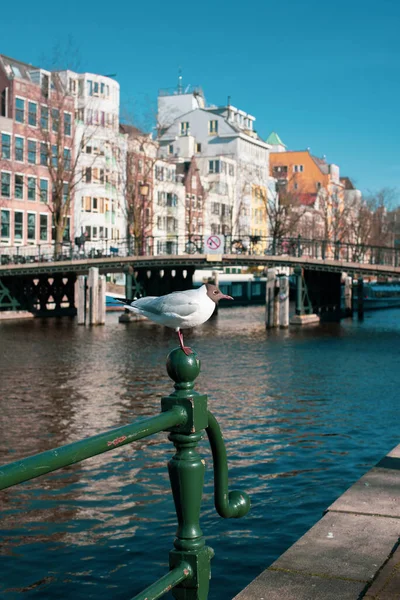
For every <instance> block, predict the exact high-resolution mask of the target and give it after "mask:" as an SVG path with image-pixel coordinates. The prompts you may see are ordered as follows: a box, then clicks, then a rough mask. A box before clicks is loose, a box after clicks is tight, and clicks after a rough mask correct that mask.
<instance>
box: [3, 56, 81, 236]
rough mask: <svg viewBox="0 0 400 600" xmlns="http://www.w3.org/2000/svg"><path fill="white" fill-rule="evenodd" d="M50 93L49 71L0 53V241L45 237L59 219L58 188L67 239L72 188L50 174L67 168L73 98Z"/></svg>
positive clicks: (70, 150)
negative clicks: (59, 101) (57, 211)
mask: <svg viewBox="0 0 400 600" xmlns="http://www.w3.org/2000/svg"><path fill="white" fill-rule="evenodd" d="M55 96H56V90H55V87H54V85H53V84H52V75H51V73H50V72H49V71H46V70H44V69H41V68H38V67H34V66H32V65H29V64H26V63H22V62H20V61H17V60H14V59H12V58H9V57H6V56H4V55H0V99H1V100H0V136H1V137H0V177H1V187H0V243H1V245H12V246H18V245H30V244H31V245H32V246H35V245H38V244H47V243H50V242H51V241H52V238H54V237H55V228H54V226H53V224H54V219H55V220H56V222H57V219H60V215H57V214H56V211H55V203H54V198H55V196H54V195H55V194H57V193H59V194H60V197H61V195H62V198H63V203H64V204H65V206H66V210H65V211H64V212H63V210H62V212H63V214H64V217H65V218H64V217H62V218H63V219H64V221H65V222H63V234H64V239H65V240H69V239H70V232H71V230H72V225H73V224H72V211H71V207H72V203H73V198H72V197H71V194H72V192H71V189H70V186H69V181H63V180H60V181H57V180H56V179H55V177H56V173H57V172H59V173H63V174H64V175H65V177H64V178H65V179H67V177H66V174H67V173H70V172H71V165H72V164H73V160H74V157H73V134H74V104H73V99H72V98H70V97H69V96H68V95H65V96H64V97H63V99H62V103H60V104H57V103H56V102H55ZM50 162H51V166H50V168H49V163H50ZM59 167H62V168H59ZM58 188H59V189H58Z"/></svg>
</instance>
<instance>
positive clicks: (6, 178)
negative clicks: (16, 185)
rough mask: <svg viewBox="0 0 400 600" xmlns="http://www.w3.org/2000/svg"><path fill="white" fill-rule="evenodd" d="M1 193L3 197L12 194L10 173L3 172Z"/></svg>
mask: <svg viewBox="0 0 400 600" xmlns="http://www.w3.org/2000/svg"><path fill="white" fill-rule="evenodd" d="M1 195H2V196H3V198H10V196H11V175H10V173H2V174H1Z"/></svg>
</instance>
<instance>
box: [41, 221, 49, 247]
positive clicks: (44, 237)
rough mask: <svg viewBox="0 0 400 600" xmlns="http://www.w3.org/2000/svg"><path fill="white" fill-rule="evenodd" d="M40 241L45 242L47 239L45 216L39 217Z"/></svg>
mask: <svg viewBox="0 0 400 600" xmlns="http://www.w3.org/2000/svg"><path fill="white" fill-rule="evenodd" d="M39 235H40V240H41V241H42V242H46V241H47V239H48V235H49V234H48V218H47V215H40V233H39Z"/></svg>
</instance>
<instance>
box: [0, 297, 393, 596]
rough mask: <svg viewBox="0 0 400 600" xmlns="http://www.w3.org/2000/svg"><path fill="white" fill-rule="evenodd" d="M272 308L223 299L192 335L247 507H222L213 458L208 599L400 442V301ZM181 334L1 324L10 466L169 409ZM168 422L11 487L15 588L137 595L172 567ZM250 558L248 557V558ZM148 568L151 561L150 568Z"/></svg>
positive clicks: (2, 453) (8, 571) (6, 510)
mask: <svg viewBox="0 0 400 600" xmlns="http://www.w3.org/2000/svg"><path fill="white" fill-rule="evenodd" d="M263 316H264V315H263V309H262V307H250V308H236V309H235V308H232V309H226V310H221V311H220V313H219V315H218V317H217V318H216V319H215V320H213V321H210V322H208V323H206V324H205V325H203V326H202V327H200V328H198V329H196V330H194V331H193V332H189V333H188V334H187V342H188V344H190V345H191V346H193V347H194V348H196V351H197V352H198V353H199V355H200V357H201V359H202V373H201V375H200V377H199V378H198V380H197V390H198V391H201V392H205V393H208V395H209V400H210V408H211V410H212V411H213V412H214V414H215V415H216V416H217V418H218V420H219V422H220V425H221V427H222V429H223V431H224V436H225V440H226V443H227V445H228V455H229V466H230V473H231V487H235V488H240V487H241V488H242V489H245V490H246V491H248V492H249V493H250V494H251V498H252V510H251V513H250V515H249V516H248V517H246V518H244V519H240V520H224V519H221V518H220V517H219V516H217V514H216V512H215V509H214V506H213V496H212V462H211V455H210V451H209V448H208V446H207V443H206V441H203V442H202V443H201V445H200V451H201V454H202V455H203V456H204V457H205V459H206V463H207V467H208V469H207V476H206V486H205V494H204V503H203V511H202V529H203V532H204V534H205V536H206V538H207V542H208V543H209V544H210V545H211V546H212V547H213V548H214V550H215V551H216V556H215V558H214V559H213V563H212V568H213V578H212V583H211V592H210V600H217V599H218V600H225V599H226V600H229V599H230V598H232V597H233V596H234V595H235V593H237V592H238V591H239V590H240V589H242V588H243V587H244V586H245V585H246V584H247V583H248V582H249V581H250V580H251V579H252V578H253V577H255V576H256V575H257V574H258V573H259V572H260V571H261V570H262V569H263V568H265V567H266V566H268V564H270V563H271V562H272V561H273V560H275V559H276V558H277V556H279V555H280V554H281V553H282V552H283V551H284V550H285V549H286V548H287V547H288V546H289V545H291V544H292V543H294V542H295V541H296V539H297V538H298V537H299V536H300V535H302V534H303V533H304V532H305V531H306V530H307V529H308V528H309V527H310V526H311V525H312V524H313V523H314V522H315V521H316V520H317V519H319V518H320V516H321V514H322V511H323V510H324V509H325V508H326V507H327V506H328V505H329V504H330V503H331V502H332V501H333V500H334V499H335V498H336V497H337V496H338V495H340V494H341V493H342V492H343V491H344V490H345V489H346V488H347V487H348V486H349V485H350V484H351V483H352V482H354V481H355V480H356V479H357V478H359V477H360V476H361V474H362V473H363V472H365V471H366V470H367V469H368V468H370V467H371V466H372V465H373V464H374V463H375V462H376V461H377V460H378V459H379V458H381V457H382V456H383V455H384V454H385V453H386V452H387V451H388V450H390V449H391V448H392V447H393V446H394V445H395V444H397V443H398V437H397V436H398V430H397V422H398V411H399V406H398V393H397V391H398V386H399V375H398V356H399V349H400V325H399V319H398V317H399V311H396V310H393V311H384V312H379V313H369V314H367V317H366V319H365V321H364V323H361V324H359V323H357V321H354V322H352V321H348V322H346V323H342V324H340V325H339V324H326V325H322V326H320V327H317V328H314V327H313V328H310V329H303V330H290V331H269V332H267V331H265V328H264V325H263ZM175 345H176V340H175V335H174V333H173V332H172V331H171V330H167V329H163V328H161V327H158V326H156V325H152V324H149V323H145V322H141V323H135V324H134V323H132V324H129V325H127V326H126V325H120V324H118V322H117V315H115V314H113V315H110V316H108V317H107V324H106V326H105V327H101V328H92V329H88V328H84V327H78V326H77V325H76V323H75V321H70V320H67V319H63V320H50V319H49V320H43V321H41V320H33V321H30V322H26V321H24V322H14V323H11V322H7V323H2V324H1V325H0V356H1V360H0V390H1V415H2V416H1V439H2V444H1V448H0V461H1V463H4V462H9V461H12V460H16V459H17V458H20V457H23V456H26V455H28V454H33V453H35V452H42V451H43V450H47V449H49V448H52V447H54V446H58V445H61V444H66V443H69V442H72V441H75V440H79V439H81V438H83V437H85V436H89V435H94V434H96V433H99V432H101V431H103V430H105V429H108V428H111V427H117V426H119V425H123V424H126V423H128V422H130V421H132V420H134V419H136V418H138V417H139V416H147V415H152V414H155V413H157V412H158V411H159V406H160V397H161V396H162V395H165V394H168V393H169V392H170V391H171V390H172V383H171V382H170V381H169V379H168V377H167V375H166V372H165V358H166V354H167V352H168V351H169V350H170V349H171V348H172V347H174V346H175ZM171 455H172V444H170V442H168V440H167V436H166V435H165V434H160V435H158V436H154V437H152V438H149V439H145V440H141V441H139V442H136V443H135V444H133V445H131V446H125V447H123V448H120V449H117V450H115V451H113V452H108V453H106V454H103V455H101V456H98V457H95V458H93V459H90V460H87V461H85V462H83V463H81V464H80V465H73V466H71V467H68V468H66V469H64V470H63V471H61V472H58V473H56V474H53V475H50V476H45V477H43V478H40V479H37V480H34V481H32V482H30V483H29V484H23V485H20V486H17V487H15V488H11V489H9V490H6V491H4V492H0V511H1V517H2V532H1V540H2V544H1V551H0V552H1V559H2V566H3V569H2V570H3V576H2V581H1V584H0V590H1V592H2V597H5V598H7V600H13V598H21V597H22V594H24V597H28V598H29V597H31V596H32V597H35V598H37V599H39V598H40V599H51V600H54V599H56V598H63V599H65V598H71V599H72V598H74V599H77V600H80V599H82V600H83V599H84V598H88V597H93V598H94V597H95V598H96V599H99V600H102V599H103V598H104V599H105V598H107V600H109V599H110V598H113V599H115V600H119V599H121V600H122V599H126V598H129V597H132V596H134V595H135V593H138V592H139V591H140V590H141V589H142V588H144V587H145V586H146V585H148V584H150V583H151V582H152V581H154V580H155V579H156V578H157V577H160V576H161V575H162V574H163V573H164V572H165V571H166V569H167V563H168V551H169V550H170V549H171V547H172V541H173V537H174V532H175V529H176V518H175V513H174V508H173V502H172V497H171V494H170V491H169V481H168V474H167V466H166V465H167V461H168V459H169V458H170V457H171ZM243 556H245V557H246V565H243ZM145 566H146V568H145Z"/></svg>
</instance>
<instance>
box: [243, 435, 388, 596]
mask: <svg viewBox="0 0 400 600" xmlns="http://www.w3.org/2000/svg"><path fill="white" fill-rule="evenodd" d="M399 540H400V445H399V446H397V447H396V448H394V450H392V451H391V452H390V453H389V454H388V455H387V456H386V457H385V458H383V459H382V460H381V461H380V462H379V463H378V464H377V465H376V466H375V467H374V468H373V469H371V470H370V471H369V472H368V473H366V474H365V475H364V476H363V477H362V478H361V479H360V480H359V481H357V483H355V484H354V485H353V486H352V487H351V488H349V489H348V490H347V491H346V492H345V493H344V494H343V495H342V496H340V498H338V499H337V500H336V501H335V502H334V503H333V504H332V505H331V506H330V507H329V508H328V509H327V511H326V513H325V515H324V516H323V518H322V519H321V520H320V521H318V523H316V524H315V525H314V527H312V528H311V529H310V530H309V531H308V532H307V533H306V534H305V535H304V536H303V537H302V538H300V539H299V540H298V542H296V543H295V544H294V545H293V546H292V547H291V548H289V549H288V550H287V551H286V552H285V553H284V554H282V556H280V557H279V558H278V560H276V561H275V562H274V563H273V564H272V565H271V566H270V567H269V568H268V569H266V570H265V571H264V572H263V573H261V575H259V576H258V577H257V579H255V580H254V581H252V582H251V583H250V584H249V585H248V586H247V587H246V588H245V589H244V590H243V591H242V592H240V594H238V595H237V596H235V599H234V600H360V599H361V598H363V599H365V600H400V546H399Z"/></svg>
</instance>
